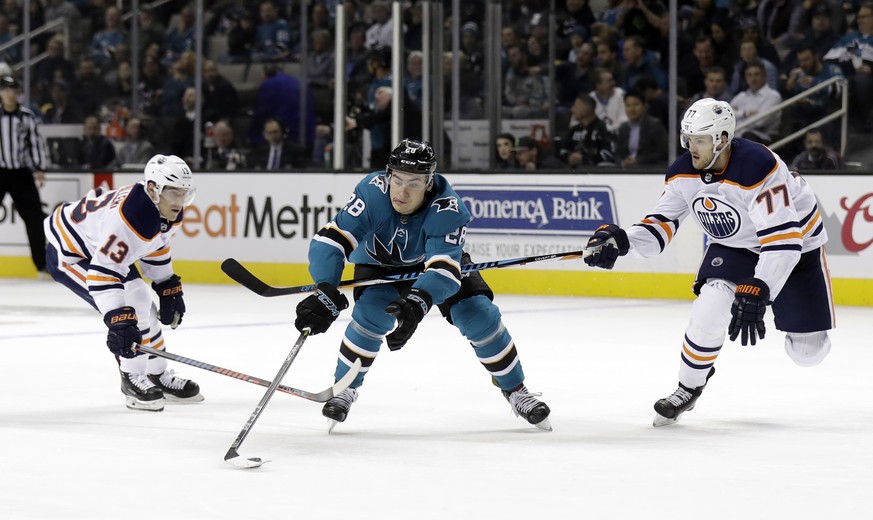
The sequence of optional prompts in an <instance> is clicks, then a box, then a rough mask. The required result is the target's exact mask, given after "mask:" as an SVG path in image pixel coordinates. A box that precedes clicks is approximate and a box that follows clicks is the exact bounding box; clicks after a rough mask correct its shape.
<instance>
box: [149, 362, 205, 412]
mask: <svg viewBox="0 0 873 520" xmlns="http://www.w3.org/2000/svg"><path fill="white" fill-rule="evenodd" d="M149 380H150V381H151V382H152V383H154V385H155V386H156V387H158V388H159V389H160V390H161V391H162V392H163V393H164V399H166V401H167V402H168V403H186V404H187V403H199V402H202V401H203V396H202V395H201V394H200V385H198V384H197V383H195V382H194V381H191V380H190V379H185V378H182V377H179V376H177V375H176V374H175V372H174V371H173V370H165V371H163V372H161V373H160V374H149Z"/></svg>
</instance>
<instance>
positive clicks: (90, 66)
mask: <svg viewBox="0 0 873 520" xmlns="http://www.w3.org/2000/svg"><path fill="white" fill-rule="evenodd" d="M107 97H109V85H107V84H106V81H104V80H103V78H101V77H100V76H99V75H98V74H97V64H95V63H94V61H93V60H91V59H88V58H85V59H83V60H82V61H80V62H79V70H78V77H77V78H76V81H75V82H74V83H73V88H72V91H71V101H72V102H73V103H75V104H77V105H79V108H80V109H81V110H82V113H84V114H96V113H97V112H98V111H99V110H100V105H102V104H103V101H105V100H106V98H107Z"/></svg>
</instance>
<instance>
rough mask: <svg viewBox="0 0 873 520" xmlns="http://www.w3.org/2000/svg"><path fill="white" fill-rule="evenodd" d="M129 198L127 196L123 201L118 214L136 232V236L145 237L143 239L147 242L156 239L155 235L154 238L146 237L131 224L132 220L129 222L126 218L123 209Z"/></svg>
mask: <svg viewBox="0 0 873 520" xmlns="http://www.w3.org/2000/svg"><path fill="white" fill-rule="evenodd" d="M128 200H130V197H125V198H124V200H123V201H121V206H119V208H118V216H119V217H121V220H122V221H123V222H124V224H125V225H126V226H127V227H129V228H130V230H131V231H133V233H134V234H135V235H136V236H138V237H139V238H141V239H143V240H144V241H146V242H151V241H152V240H154V238H155V237H152V238H146V237H144V236H142V235H140V234H139V231H137V230H136V228H135V227H133V226H132V225H130V222H128V221H127V219H126V218H124V211H122V209H123V208H124V205H125V204H126V203H127V201H128Z"/></svg>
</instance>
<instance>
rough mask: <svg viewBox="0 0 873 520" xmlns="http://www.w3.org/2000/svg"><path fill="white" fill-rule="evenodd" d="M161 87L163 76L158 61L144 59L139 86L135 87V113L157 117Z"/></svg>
mask: <svg viewBox="0 0 873 520" xmlns="http://www.w3.org/2000/svg"><path fill="white" fill-rule="evenodd" d="M163 85H164V76H163V74H162V73H161V64H160V62H159V61H158V59H157V58H154V57H151V56H149V57H146V58H144V60H143V63H142V71H141V74H140V76H139V85H137V89H138V94H139V95H138V96H137V97H138V100H139V107H137V112H140V113H142V114H145V115H149V116H157V115H158V114H159V113H160V111H161V95H162V94H163V90H162V88H163Z"/></svg>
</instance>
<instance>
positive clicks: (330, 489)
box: [0, 279, 873, 520]
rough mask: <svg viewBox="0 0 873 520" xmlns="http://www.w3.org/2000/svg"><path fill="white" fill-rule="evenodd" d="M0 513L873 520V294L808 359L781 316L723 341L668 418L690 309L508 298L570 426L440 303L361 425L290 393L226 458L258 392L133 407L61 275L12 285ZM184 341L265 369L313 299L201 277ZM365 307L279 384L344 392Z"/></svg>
mask: <svg viewBox="0 0 873 520" xmlns="http://www.w3.org/2000/svg"><path fill="white" fill-rule="evenodd" d="M0 295H2V297H0V360H2V361H0V365H2V377H0V448H2V456H0V519H4V520H17V519H64V520H66V519H114V520H136V519H150V520H153V519H186V520H189V519H190V520H198V519H224V518H262V519H267V518H269V519H272V518H296V519H306V520H314V519H342V518H346V519H355V520H364V519H377V518H378V519H395V518H397V519H400V518H404V519H405V518H410V519H447V518H454V519H458V520H461V519H501V520H506V519H543V518H545V519H571V518H572V519H578V518H589V519H625V518H633V519H637V518H646V519H660V518H664V519H691V518H704V519H721V518H724V519H757V518H762V519H763V518H766V519H792V520H795V519H822V518H827V519H869V518H873V500H871V499H870V493H871V489H873V449H871V445H873V372H871V366H873V348H871V343H870V337H871V332H873V325H871V323H873V309H871V308H858V307H840V308H838V309H837V325H838V327H837V329H836V330H834V331H833V332H832V340H833V350H832V352H831V355H830V356H829V357H828V358H827V359H826V360H825V362H824V363H823V364H822V365H821V366H819V367H816V368H811V369H810V368H800V367H797V366H795V365H794V364H793V363H792V362H791V360H790V359H789V358H788V356H787V355H786V354H785V352H784V350H783V347H782V343H783V336H782V334H781V333H779V332H777V331H776V330H775V329H774V328H773V325H772V319H771V318H772V316H771V315H769V314H768V318H770V319H769V320H768V329H767V330H768V335H767V337H766V339H765V340H764V341H763V342H761V343H759V344H758V346H755V347H751V346H747V347H742V346H740V345H739V344H735V343H730V342H728V343H727V344H726V346H725V348H724V349H723V350H722V353H721V355H720V357H719V360H718V363H717V370H718V372H717V373H716V375H715V376H714V377H713V378H712V380H710V383H709V385H708V387H707V389H706V391H705V392H704V394H703V396H702V397H701V398H700V401H699V402H698V404H697V408H696V409H695V410H694V411H692V412H689V413H687V414H685V415H684V416H683V417H682V420H681V421H680V422H679V423H678V424H676V425H674V426H671V427H665V428H653V427H652V425H651V423H652V417H653V415H654V411H653V410H652V404H653V403H654V402H655V401H656V400H657V399H658V398H661V397H664V396H666V395H668V394H670V393H671V392H672V391H673V390H674V389H675V388H676V383H677V372H678V363H679V345H680V341H681V339H682V334H683V330H684V328H685V325H686V322H687V319H688V314H689V310H690V305H691V302H690V301H662V300H619V299H587V298H558V297H520V296H504V295H498V297H497V299H496V301H497V303H498V305H499V306H500V308H501V310H502V311H503V315H504V316H503V317H504V322H505V324H506V325H507V327H508V328H509V330H510V331H511V332H512V334H513V335H514V337H515V341H516V344H517V346H518V349H519V353H520V355H521V360H522V363H523V366H524V370H525V373H526V375H527V380H526V383H527V385H528V387H529V388H530V389H531V390H534V391H537V392H542V393H543V396H542V399H543V400H544V401H546V402H547V403H548V404H549V406H550V407H551V409H552V415H551V422H552V426H553V427H554V431H552V432H543V431H539V430H537V429H536V428H533V427H531V426H529V425H527V423H525V422H524V421H522V420H521V419H519V418H516V417H514V416H513V415H512V413H511V411H510V408H509V405H508V404H507V403H506V401H505V400H504V399H503V397H502V396H501V394H500V392H499V391H498V390H497V389H496V388H495V387H494V386H492V385H491V383H490V379H489V377H488V376H487V375H486V372H485V370H484V369H483V368H482V367H481V365H480V364H479V363H478V361H477V360H476V357H475V355H474V354H473V352H472V349H471V348H470V347H469V345H468V344H467V343H466V342H465V340H464V339H463V337H461V335H460V334H459V333H458V332H457V330H456V329H454V328H453V327H451V326H450V325H448V324H447V323H446V322H445V321H444V320H443V319H442V318H441V317H440V315H439V313H438V312H437V311H436V309H434V310H433V311H432V312H431V313H430V314H429V315H428V316H427V317H426V318H425V319H424V321H423V322H422V324H421V325H420V327H419V330H418V331H417V332H416V334H415V336H414V337H413V338H412V340H411V341H410V342H409V343H408V344H407V345H406V346H405V347H404V348H403V349H402V350H400V351H398V352H390V351H388V349H387V348H383V351H382V352H381V355H380V356H379V358H378V359H377V360H376V363H375V364H374V366H373V368H372V369H371V371H370V373H369V375H368V377H367V381H366V384H365V385H364V386H363V387H362V388H361V391H360V397H359V399H358V402H357V403H356V404H355V405H354V406H353V408H352V410H351V413H350V414H349V417H348V419H347V420H346V422H345V423H342V424H340V425H338V426H337V427H336V429H335V430H334V433H333V434H330V435H328V434H327V424H326V420H325V419H324V418H323V417H322V416H321V405H320V404H318V403H313V402H310V401H306V400H304V399H300V398H297V397H294V396H290V395H286V394H281V393H280V394H276V395H275V396H274V398H273V400H272V401H271V402H270V404H269V406H268V407H267V408H266V410H265V411H264V413H263V414H262V415H261V417H260V419H259V420H258V422H257V423H256V424H255V426H254V428H253V430H252V431H251V433H250V434H249V436H248V438H247V439H246V440H245V442H244V443H243V445H242V447H241V448H240V453H241V454H242V455H243V456H246V457H261V458H264V459H270V460H271V462H270V463H268V464H266V465H264V466H263V467H261V468H258V469H252V470H240V469H236V468H233V467H231V466H229V465H228V464H226V463H225V462H224V461H223V456H224V453H225V452H226V451H227V449H228V448H229V447H230V445H231V443H232V442H233V441H234V439H235V438H236V436H237V434H238V433H239V431H240V430H241V428H242V427H243V425H244V424H245V422H246V420H247V419H248V418H249V416H250V414H251V413H252V411H253V409H254V407H255V405H256V404H257V403H258V401H259V400H260V399H261V397H262V396H263V393H264V390H265V389H264V388H262V387H258V386H255V385H252V384H248V383H244V382H241V381H237V380H234V379H231V378H228V377H225V376H221V375H218V374H213V373H211V372H207V371H204V370H200V369H197V368H194V367H189V366H185V365H177V364H174V363H173V362H171V368H174V369H176V371H177V372H179V373H180V374H181V375H183V376H186V377H190V378H192V379H194V380H196V381H197V382H198V383H199V384H200V386H201V391H202V393H203V395H204V396H205V397H206V400H205V401H204V402H203V403H201V404H197V405H169V404H168V405H167V406H166V409H165V410H164V411H163V412H161V413H148V412H135V411H130V410H127V409H126V408H125V407H124V402H123V398H122V395H121V393H120V390H119V381H118V379H119V376H118V371H117V368H116V365H115V360H114V358H113V357H112V356H111V355H110V354H109V352H108V350H107V349H106V346H105V335H106V332H105V327H104V326H103V324H102V321H101V319H100V316H99V315H98V314H97V313H96V312H95V311H94V310H92V309H91V308H90V307H89V306H87V305H86V304H85V303H84V302H82V301H80V300H79V299H78V298H77V297H75V296H74V295H73V294H72V293H71V292H69V291H68V290H67V289H65V288H64V287H62V286H61V285H59V284H56V283H53V282H49V281H36V280H13V279H5V280H0ZM185 300H186V304H187V307H188V312H187V314H186V315H185V318H184V322H183V324H182V325H181V326H180V327H179V328H178V329H176V330H175V331H170V330H169V329H168V330H167V331H166V332H165V337H166V339H167V349H168V350H169V351H170V352H174V353H177V354H180V355H183V356H186V357H190V358H194V359H197V360H201V361H206V362H208V363H211V364H214V365H218V366H221V367H225V368H229V369H233V370H237V371H241V372H245V373H248V374H251V375H256V376H259V377H262V378H265V379H270V378H272V377H273V375H274V374H275V373H276V371H277V370H278V369H279V367H280V365H281V364H282V362H283V360H284V359H285V356H286V355H287V354H288V351H289V350H290V348H291V346H292V344H293V342H294V340H295V339H296V338H297V332H296V331H295V330H294V329H293V325H292V321H293V315H294V307H295V305H296V304H297V302H298V301H299V300H300V297H279V298H261V297H258V296H256V295H254V294H252V293H250V292H248V291H247V290H245V289H244V288H242V287H240V286H233V285H225V286H208V285H186V287H185ZM349 316H350V312H349V311H345V312H344V313H343V315H342V316H341V318H340V320H339V321H338V322H337V323H336V324H335V325H334V326H333V328H331V330H330V331H328V332H327V333H326V334H323V335H319V336H314V337H311V338H309V339H308V340H307V341H306V343H305V344H304V346H303V349H302V350H301V351H300V354H299V356H298V357H297V359H296V361H295V362H294V364H293V365H291V370H290V371H289V372H288V375H287V376H286V377H285V379H284V381H283V383H284V384H286V385H289V386H294V387H297V388H302V389H306V390H311V391H317V390H322V389H324V388H327V387H328V386H330V384H332V383H333V370H334V365H335V359H336V353H337V348H338V345H339V341H340V338H341V336H342V333H343V330H344V328H345V325H346V324H347V323H348V319H349Z"/></svg>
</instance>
